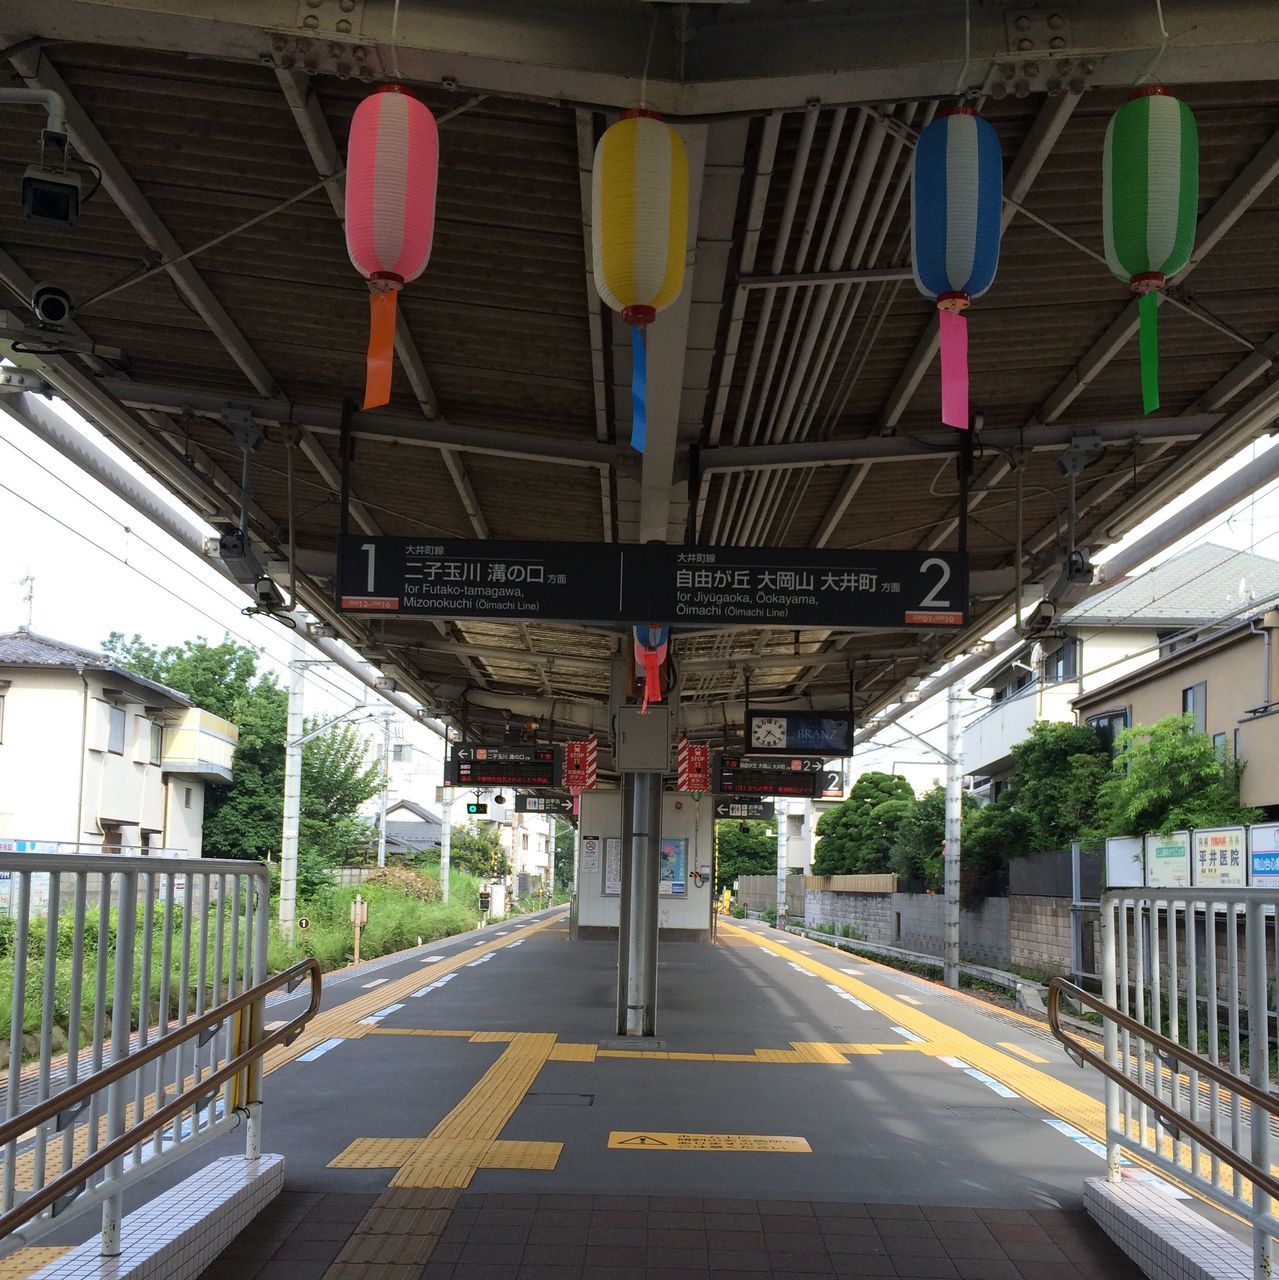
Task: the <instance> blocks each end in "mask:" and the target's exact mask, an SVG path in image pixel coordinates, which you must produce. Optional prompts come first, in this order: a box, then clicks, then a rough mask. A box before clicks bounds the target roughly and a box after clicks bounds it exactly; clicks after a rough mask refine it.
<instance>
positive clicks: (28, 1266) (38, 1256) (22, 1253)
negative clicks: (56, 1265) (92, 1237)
mask: <svg viewBox="0 0 1279 1280" xmlns="http://www.w3.org/2000/svg"><path fill="white" fill-rule="evenodd" d="M70 1247H71V1246H70V1245H62V1246H57V1247H54V1246H46V1245H32V1246H30V1247H28V1248H26V1249H19V1250H18V1252H17V1253H11V1254H10V1255H9V1256H8V1257H7V1258H0V1280H26V1278H27V1277H28V1276H31V1275H35V1273H36V1272H37V1271H39V1270H40V1268H41V1267H47V1266H48V1265H49V1263H51V1262H52V1261H53V1260H54V1259H55V1258H60V1257H62V1255H63V1254H64V1253H66V1252H67V1250H68V1249H70Z"/></svg>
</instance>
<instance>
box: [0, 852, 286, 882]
mask: <svg viewBox="0 0 1279 1280" xmlns="http://www.w3.org/2000/svg"><path fill="white" fill-rule="evenodd" d="M0 868H2V869H3V870H5V871H20V872H42V871H48V872H53V873H56V874H57V875H63V876H71V875H76V874H78V873H81V872H87V873H88V874H90V875H102V874H103V873H110V874H111V875H121V874H123V873H124V872H127V871H140V872H142V873H143V874H145V875H151V876H156V877H160V876H168V875H172V876H185V875H190V876H196V877H203V876H208V877H210V878H213V877H217V876H220V875H221V876H252V877H253V878H254V879H255V880H265V879H266V878H267V876H268V874H269V873H268V870H267V866H266V863H264V862H245V861H241V860H240V859H239V858H190V857H186V858H172V857H158V856H154V855H151V854H135V853H111V854H104V853H0Z"/></svg>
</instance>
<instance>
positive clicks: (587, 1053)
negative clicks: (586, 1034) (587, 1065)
mask: <svg viewBox="0 0 1279 1280" xmlns="http://www.w3.org/2000/svg"><path fill="white" fill-rule="evenodd" d="M598 1052H599V1046H598V1045H593V1044H557V1045H556V1046H555V1047H554V1048H553V1049H552V1050H551V1053H550V1058H549V1061H551V1062H594V1061H595V1055H596V1054H597V1053H598Z"/></svg>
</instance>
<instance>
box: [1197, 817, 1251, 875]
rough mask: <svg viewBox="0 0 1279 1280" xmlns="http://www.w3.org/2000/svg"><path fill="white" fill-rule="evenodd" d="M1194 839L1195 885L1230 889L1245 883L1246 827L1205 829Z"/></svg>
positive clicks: (1198, 832)
mask: <svg viewBox="0 0 1279 1280" xmlns="http://www.w3.org/2000/svg"><path fill="white" fill-rule="evenodd" d="M1194 839H1195V844H1194V848H1195V863H1194V872H1195V884H1196V885H1198V886H1199V887H1200V888H1203V889H1218V888H1221V889H1227V888H1235V887H1236V886H1241V885H1242V884H1243V883H1244V856H1243V847H1244V829H1243V827H1205V828H1204V829H1203V830H1202V831H1196V832H1195V837H1194Z"/></svg>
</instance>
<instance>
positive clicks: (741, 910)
mask: <svg viewBox="0 0 1279 1280" xmlns="http://www.w3.org/2000/svg"><path fill="white" fill-rule="evenodd" d="M731 914H732V917H733V919H734V920H745V919H746V908H745V907H743V906H740V905H739V906H736V907H734V908H733V910H732V913H731Z"/></svg>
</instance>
